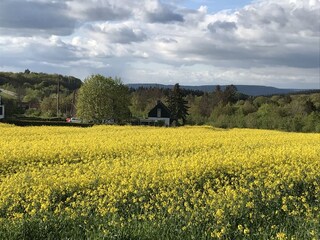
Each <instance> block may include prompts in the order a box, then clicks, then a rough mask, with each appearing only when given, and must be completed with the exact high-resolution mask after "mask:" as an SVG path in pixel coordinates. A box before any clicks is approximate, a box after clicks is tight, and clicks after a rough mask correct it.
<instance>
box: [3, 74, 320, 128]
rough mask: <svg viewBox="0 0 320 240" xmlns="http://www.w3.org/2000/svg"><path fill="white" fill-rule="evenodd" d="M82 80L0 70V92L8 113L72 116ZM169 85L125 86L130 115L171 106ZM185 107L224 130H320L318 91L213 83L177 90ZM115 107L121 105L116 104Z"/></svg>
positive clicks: (199, 120) (192, 116) (197, 120)
mask: <svg viewBox="0 0 320 240" xmlns="http://www.w3.org/2000/svg"><path fill="white" fill-rule="evenodd" d="M82 85H83V83H82V82H81V80H80V79H77V78H74V77H68V76H62V75H58V74H45V73H33V72H30V71H29V70H26V71H25V72H24V73H1V72H0V89H5V90H8V91H12V92H14V95H8V94H6V93H5V92H2V93H1V92H0V95H1V96H2V101H3V102H4V103H5V105H6V116H7V117H10V116H17V115H19V114H20V116H21V115H24V116H37V117H45V118H49V117H62V118H66V117H71V116H76V114H77V113H76V110H77V109H76V105H77V100H78V89H79V88H80V87H81V86H82ZM171 92H172V89H166V88H164V89H162V88H158V87H149V88H146V87H140V88H138V89H134V88H131V89H128V96H126V97H125V98H124V97H122V98H121V99H125V101H126V102H128V105H129V110H130V116H131V117H132V118H133V119H138V118H144V117H147V115H148V112H149V111H150V109H152V108H153V107H154V106H155V104H156V102H157V100H161V101H162V102H163V103H165V104H166V105H167V106H169V105H170V102H169V100H168V99H170V93H171ZM180 92H181V95H182V97H183V99H184V100H185V101H186V103H187V104H186V105H187V106H188V108H187V111H188V114H185V116H186V119H185V120H184V122H185V123H186V124H190V125H204V124H209V125H213V126H216V127H222V128H235V127H238V128H263V129H279V130H285V131H296V132H300V131H302V132H320V92H319V91H315V92H313V91H309V92H305V93H299V94H297V93H293V94H286V95H274V96H259V97H252V96H247V95H244V94H242V93H240V92H238V90H237V88H236V87H235V86H233V85H230V86H227V87H223V88H222V87H219V86H217V87H216V88H215V90H214V91H212V92H209V93H207V92H202V91H199V90H195V91H194V90H187V89H182V88H181V89H180ZM117 108H119V107H117Z"/></svg>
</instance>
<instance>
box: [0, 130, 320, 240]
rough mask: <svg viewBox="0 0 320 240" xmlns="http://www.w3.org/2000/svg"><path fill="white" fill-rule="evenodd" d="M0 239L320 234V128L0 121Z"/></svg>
mask: <svg viewBox="0 0 320 240" xmlns="http://www.w3.org/2000/svg"><path fill="white" fill-rule="evenodd" d="M0 136H1V138H0V239H315V240H316V239H320V134H319V133H308V134H307V133H285V132H279V131H270V130H252V129H230V130H225V129H217V128H212V127H206V126H203V127H180V128H155V127H131V126H94V127H92V128H86V129H83V128H75V127H15V126H12V125H5V124H0Z"/></svg>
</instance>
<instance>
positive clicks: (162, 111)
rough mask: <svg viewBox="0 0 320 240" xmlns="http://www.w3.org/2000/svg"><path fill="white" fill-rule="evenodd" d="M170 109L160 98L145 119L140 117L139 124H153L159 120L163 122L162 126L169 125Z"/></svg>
mask: <svg viewBox="0 0 320 240" xmlns="http://www.w3.org/2000/svg"><path fill="white" fill-rule="evenodd" d="M170 117H171V113H170V110H169V109H168V108H167V106H166V105H164V104H163V103H162V102H161V101H160V100H159V101H158V102H157V105H156V106H155V107H154V108H152V109H151V110H150V112H149V113H148V118H147V119H143V120H142V119H141V120H140V123H141V124H147V125H154V124H156V123H159V122H163V125H164V126H167V127H168V126H170Z"/></svg>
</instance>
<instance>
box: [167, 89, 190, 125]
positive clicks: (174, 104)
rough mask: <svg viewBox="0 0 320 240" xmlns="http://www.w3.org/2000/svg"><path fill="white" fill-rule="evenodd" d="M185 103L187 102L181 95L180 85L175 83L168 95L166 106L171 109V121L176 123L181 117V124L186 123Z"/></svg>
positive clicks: (186, 109)
mask: <svg viewBox="0 0 320 240" xmlns="http://www.w3.org/2000/svg"><path fill="white" fill-rule="evenodd" d="M187 104H188V102H187V101H186V100H185V99H184V97H183V94H182V91H181V88H180V85H179V84H178V83H177V84H176V85H174V87H173V90H172V91H171V92H170V93H169V96H168V108H169V110H170V111H171V119H172V120H173V121H176V123H178V122H179V120H180V119H181V120H182V124H183V125H184V124H185V123H186V119H187V115H189V114H188V109H189V107H188V106H187Z"/></svg>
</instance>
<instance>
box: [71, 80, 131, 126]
mask: <svg viewBox="0 0 320 240" xmlns="http://www.w3.org/2000/svg"><path fill="white" fill-rule="evenodd" d="M129 105H130V95H129V90H128V88H127V87H126V86H125V85H123V84H122V82H121V80H120V79H118V78H115V79H112V78H111V77H108V78H107V77H104V76H102V75H92V76H90V77H88V78H87V79H85V81H84V84H83V86H82V87H81V88H80V91H79V94H78V101H77V116H78V117H80V118H83V119H85V120H89V121H94V122H103V121H104V120H111V119H113V120H115V121H116V122H117V123H120V122H122V121H125V120H127V119H128V118H129V117H130V110H129Z"/></svg>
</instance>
